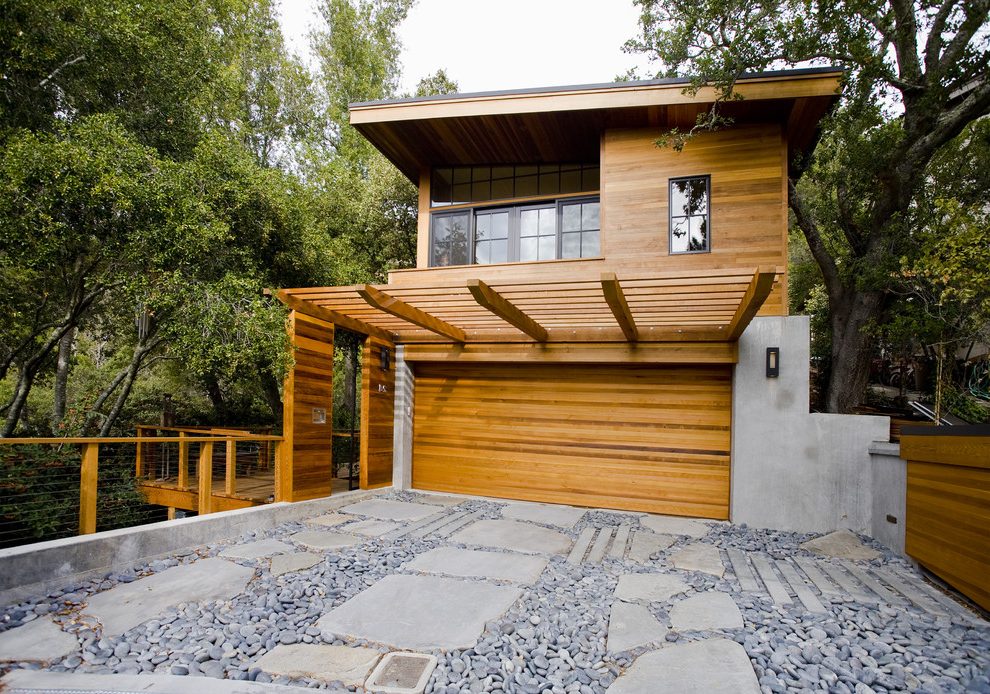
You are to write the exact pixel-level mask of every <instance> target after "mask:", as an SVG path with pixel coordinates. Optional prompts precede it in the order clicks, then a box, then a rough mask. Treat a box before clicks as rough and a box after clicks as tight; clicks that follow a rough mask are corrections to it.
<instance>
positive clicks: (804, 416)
mask: <svg viewBox="0 0 990 694" xmlns="http://www.w3.org/2000/svg"><path fill="white" fill-rule="evenodd" d="M809 327H810V326H809V319H808V317H807V316H791V317H766V318H756V319H754V320H753V322H752V323H751V324H750V325H749V327H748V328H747V329H746V332H745V333H743V336H742V337H741V338H740V340H739V363H738V364H737V365H736V367H735V374H734V379H733V392H732V492H731V495H732V498H731V506H730V508H731V518H732V520H733V521H734V522H736V523H748V524H749V525H752V526H756V527H762V528H775V529H780V530H793V531H799V532H829V531H831V530H835V529H837V528H847V529H849V530H855V531H858V532H864V533H867V534H870V533H871V532H872V530H873V491H872V488H873V470H872V464H871V459H870V454H869V449H870V445H871V444H872V443H873V442H874V441H882V440H886V439H887V438H888V437H889V431H890V421H889V418H888V417H872V416H850V415H833V414H814V413H809V412H808V399H809V375H808V363H809V358H810V338H809V335H810V329H809ZM767 347H779V348H780V376H779V377H778V378H767V376H766V367H765V363H766V348H767Z"/></svg>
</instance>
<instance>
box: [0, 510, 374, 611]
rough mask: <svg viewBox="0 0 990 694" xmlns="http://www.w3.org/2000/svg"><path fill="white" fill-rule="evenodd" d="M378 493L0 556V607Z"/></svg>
mask: <svg viewBox="0 0 990 694" xmlns="http://www.w3.org/2000/svg"><path fill="white" fill-rule="evenodd" d="M378 493H380V492H376V491H353V492H344V493H342V494H334V495H333V496H332V497H327V498H325V499H314V500H312V501H299V502H296V503H278V504H266V505H264V506H255V507H253V508H246V509H241V510H238V511H227V512H224V513H212V514H210V515H206V516H195V517H191V518H179V519H177V520H173V521H162V522H161V523H151V524H148V525H141V526H138V527H136V528H124V529H122V530H108V531H106V532H102V533H94V534H93V535H83V536H81V537H70V538H65V539H62V540H51V541H49V542H36V543H34V544H30V545H23V546H21V547H12V548H10V549H4V550H0V567H2V569H0V605H7V604H10V603H14V602H18V601H20V600H22V599H24V598H25V597H28V596H31V595H44V594H45V593H47V592H49V591H50V590H54V589H56V588H59V587H61V586H65V585H66V584H68V583H75V582H79V581H83V580H87V579H90V578H93V577H95V576H99V575H102V574H104V573H106V572H108V571H111V570H113V571H122V570H124V569H126V568H127V567H129V566H133V565H135V564H140V563H143V562H146V561H148V560H149V559H153V558H155V557H161V556H164V555H168V554H171V553H172V552H176V551H178V550H182V549H191V548H193V547H198V546H200V545H205V544H208V543H210V542H216V541H218V540H223V539H225V538H235V537H237V536H239V535H241V534H242V533H245V532H248V531H258V530H267V529H269V528H274V527H275V526H277V525H281V524H282V523H287V522H289V521H298V520H302V519H304V518H310V517H312V516H317V515H320V514H321V513H326V512H327V511H332V510H335V509H338V508H340V507H341V506H346V505H347V504H352V503H354V502H355V501H360V500H361V499H366V498H368V497H371V496H374V495H376V494H378Z"/></svg>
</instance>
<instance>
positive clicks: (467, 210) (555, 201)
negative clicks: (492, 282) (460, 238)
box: [429, 195, 602, 268]
mask: <svg viewBox="0 0 990 694" xmlns="http://www.w3.org/2000/svg"><path fill="white" fill-rule="evenodd" d="M589 202H597V203H598V204H599V206H600V205H601V195H576V196H573V197H565V198H552V199H548V200H543V201H527V202H524V203H519V204H516V205H506V204H504V203H501V204H496V205H473V206H470V207H467V206H465V207H458V208H456V209H452V210H451V209H444V208H440V209H437V210H433V211H431V212H430V245H429V267H431V268H440V267H466V265H434V264H433V261H434V258H435V254H434V250H435V245H434V230H435V226H434V222H435V220H436V219H439V218H443V217H455V216H463V215H467V216H468V238H467V247H468V262H467V265H499V264H502V263H479V262H478V261H477V257H476V255H475V244H476V241H477V239H476V237H475V231H476V225H477V213H478V212H482V213H488V214H491V213H498V212H503V211H504V212H508V213H509V233H508V239H507V240H508V251H507V253H506V258H507V260H505V261H504V262H505V263H543V262H552V261H554V260H587V259H590V258H601V257H602V256H601V233H602V230H601V216H600V215H601V207H599V223H598V244H599V245H598V255H594V256H578V257H577V258H561V251H562V243H563V233H562V222H563V208H564V207H565V206H566V205H568V204H578V203H589ZM533 209H552V210H553V211H554V229H555V231H554V257H553V258H548V259H546V260H520V259H519V255H520V250H521V244H520V238H521V233H520V232H521V228H520V221H519V220H520V213H521V212H522V211H523V210H533Z"/></svg>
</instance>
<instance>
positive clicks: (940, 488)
mask: <svg viewBox="0 0 990 694" xmlns="http://www.w3.org/2000/svg"><path fill="white" fill-rule="evenodd" d="M901 457H902V458H904V459H905V460H906V461H907V519H906V523H905V548H906V551H907V554H908V555H909V556H911V557H912V558H914V559H916V560H917V561H918V562H919V563H920V564H921V565H922V566H924V567H925V568H927V569H928V570H929V571H931V572H932V573H934V574H936V575H937V576H939V577H940V578H942V579H943V580H944V581H946V582H947V583H948V584H949V585H951V586H952V587H954V588H955V589H956V590H958V591H959V592H961V593H962V594H963V595H966V596H967V597H969V598H970V599H972V600H973V601H974V602H976V603H977V604H978V605H980V606H981V607H983V608H984V609H988V610H990V426H953V427H905V428H904V430H903V432H902V434H901Z"/></svg>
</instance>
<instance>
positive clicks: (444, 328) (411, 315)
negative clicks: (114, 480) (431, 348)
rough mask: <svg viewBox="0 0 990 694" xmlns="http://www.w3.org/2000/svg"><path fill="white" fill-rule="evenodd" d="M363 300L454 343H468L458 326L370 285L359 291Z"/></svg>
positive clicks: (373, 306)
mask: <svg viewBox="0 0 990 694" xmlns="http://www.w3.org/2000/svg"><path fill="white" fill-rule="evenodd" d="M357 291H358V294H360V295H361V298H362V299H364V300H365V301H367V302H368V305H369V306H371V307H372V308H377V309H378V310H379V311H384V312H385V313H390V314H392V315H393V316H395V317H396V318H401V319H402V320H404V321H406V322H408V323H412V324H414V325H418V326H419V327H421V328H424V329H426V330H429V331H430V332H432V333H436V334H437V335H442V336H443V337H447V338H450V339H451V340H453V341H454V342H467V335H466V334H465V333H464V331H463V330H461V329H460V328H458V327H457V326H456V325H451V324H450V323H448V322H446V321H443V320H440V319H439V318H437V317H436V316H432V315H430V314H429V313H427V312H426V311H422V310H420V309H418V308H416V307H415V306H412V305H411V304H407V303H406V302H405V301H403V300H402V299H397V298H395V297H394V296H390V295H388V294H386V293H385V292H383V291H381V290H380V289H375V288H374V287H372V286H371V285H370V284H366V285H364V286H363V287H361V288H360V289H358V290H357Z"/></svg>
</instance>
